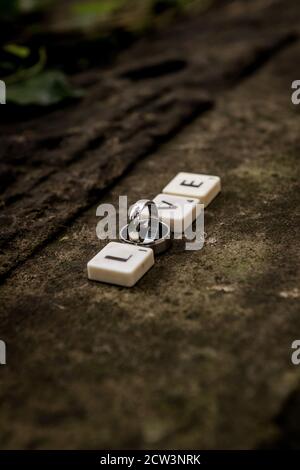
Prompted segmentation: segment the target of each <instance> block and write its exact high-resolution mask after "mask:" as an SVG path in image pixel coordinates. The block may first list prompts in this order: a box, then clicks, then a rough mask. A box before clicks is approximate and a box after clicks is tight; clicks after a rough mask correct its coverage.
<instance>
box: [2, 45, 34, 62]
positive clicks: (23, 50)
mask: <svg viewBox="0 0 300 470" xmlns="http://www.w3.org/2000/svg"><path fill="white" fill-rule="evenodd" d="M3 50H4V51H5V52H8V53H9V54H13V55H15V56H17V57H19V58H20V59H27V57H29V56H30V49H29V48H28V47H26V46H19V44H7V45H6V46H4V47H3Z"/></svg>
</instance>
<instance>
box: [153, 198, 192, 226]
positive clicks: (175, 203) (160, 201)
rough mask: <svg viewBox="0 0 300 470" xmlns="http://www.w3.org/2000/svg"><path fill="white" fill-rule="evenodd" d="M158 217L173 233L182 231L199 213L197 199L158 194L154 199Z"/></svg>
mask: <svg viewBox="0 0 300 470" xmlns="http://www.w3.org/2000/svg"><path fill="white" fill-rule="evenodd" d="M153 200H154V202H155V203H156V205H157V208H158V215H159V218H160V219H161V220H162V221H163V222H165V223H166V224H168V225H169V226H170V228H171V231H172V232H174V233H183V232H184V231H185V229H187V228H188V227H189V226H190V225H191V224H192V223H193V221H194V220H195V218H196V217H197V216H198V215H199V213H200V209H201V208H200V206H199V199H195V198H185V197H180V196H173V195H170V194H158V195H157V196H156V197H155V198H154V199H153Z"/></svg>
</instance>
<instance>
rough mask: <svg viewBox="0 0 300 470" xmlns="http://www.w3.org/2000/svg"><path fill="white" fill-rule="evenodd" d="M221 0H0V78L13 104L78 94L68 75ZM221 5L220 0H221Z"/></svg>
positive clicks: (51, 102)
mask: <svg viewBox="0 0 300 470" xmlns="http://www.w3.org/2000/svg"><path fill="white" fill-rule="evenodd" d="M216 3H220V0H98V1H96V0H88V1H84V0H0V37H1V50H0V78H1V79H2V80H4V81H5V83H6V85H7V101H8V103H9V104H14V105H16V106H51V105H54V104H58V103H61V102H63V101H65V100H67V99H78V98H80V97H81V96H82V95H83V93H84V90H83V89H78V88H77V87H75V86H72V84H71V82H70V80H69V78H68V77H70V76H72V75H73V74H75V73H78V72H81V71H85V70H87V69H89V68H91V67H94V66H99V65H102V64H103V65H105V64H108V63H109V62H111V60H112V59H113V58H114V57H115V56H116V54H117V53H118V52H119V51H120V50H122V49H124V48H126V47H128V46H129V45H130V44H132V43H133V42H134V41H136V40H137V39H138V38H140V37H143V36H145V35H149V34H151V33H152V32H153V31H155V30H157V29H163V28H164V27H166V25H168V24H170V23H171V22H173V21H175V20H177V19H178V18H180V17H183V16H185V15H192V14H194V13H195V12H196V13H197V14H201V13H204V12H206V11H207V10H208V9H210V8H212V7H213V5H215V4H216ZM223 3H224V1H223Z"/></svg>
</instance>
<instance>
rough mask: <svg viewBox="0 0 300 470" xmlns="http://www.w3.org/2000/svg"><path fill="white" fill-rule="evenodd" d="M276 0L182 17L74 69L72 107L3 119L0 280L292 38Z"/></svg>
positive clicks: (294, 29) (291, 32) (294, 31)
mask: <svg viewBox="0 0 300 470" xmlns="http://www.w3.org/2000/svg"><path fill="white" fill-rule="evenodd" d="M277 3H278V2H271V3H270V2H265V1H259V2H256V8H254V9H253V7H252V6H251V5H250V6H249V5H248V4H246V6H245V10H241V11H238V10H237V11H236V9H235V8H234V6H230V7H227V8H225V7H224V8H223V10H221V11H219V10H216V11H213V12H212V13H211V14H210V16H205V17H204V18H201V17H200V18H196V19H190V20H189V21H186V22H184V23H183V24H181V25H179V26H178V27H177V28H174V30H168V31H166V32H165V33H163V34H161V35H158V37H156V38H153V40H152V41H149V40H148V43H146V44H145V43H144V42H141V43H140V44H138V45H137V46H136V47H135V48H134V49H130V51H129V52H128V53H124V54H123V56H122V57H121V58H120V60H119V62H118V64H117V66H116V67H115V68H114V69H113V70H107V71H105V72H104V71H103V72H102V71H101V70H96V71H95V72H94V74H91V73H89V74H85V75H83V76H78V77H75V78H74V81H77V82H78V83H79V84H84V83H85V84H86V83H87V82H88V84H89V92H88V94H87V97H86V98H85V100H84V101H83V102H80V103H79V104H78V105H74V106H70V107H69V109H63V110H58V111H54V112H53V113H51V114H49V115H46V116H44V118H41V117H38V118H36V119H34V120H29V121H25V122H23V123H21V124H20V125H16V124H13V125H7V126H5V125H3V128H2V131H4V135H3V136H2V145H1V149H0V165H1V167H0V180H1V182H2V183H1V188H2V191H1V192H2V194H1V205H2V208H1V212H0V218H1V219H0V220H1V226H2V229H1V236H0V249H1V253H0V259H1V267H0V279H5V277H6V276H7V275H8V274H9V273H10V272H12V271H13V269H14V268H15V267H16V266H18V265H19V264H20V263H22V262H23V261H24V260H25V259H27V258H28V257H29V256H30V255H31V254H32V253H34V252H36V251H37V249H39V248H41V247H42V246H44V245H45V244H46V243H47V242H48V241H50V240H51V239H53V238H54V237H55V236H56V235H57V234H58V233H59V232H60V231H61V230H62V229H63V228H64V227H65V226H66V225H67V224H68V223H70V222H71V221H72V220H73V219H74V217H76V216H77V214H79V213H80V212H81V211H82V210H84V209H85V208H87V207H89V206H90V205H91V204H92V203H94V202H95V201H96V198H97V197H98V195H99V192H100V191H101V189H105V188H106V187H108V186H109V185H110V184H113V182H114V181H116V179H117V178H119V177H121V176H122V174H123V173H124V171H126V169H127V168H128V167H129V166H130V165H131V164H132V163H133V162H134V161H136V160H137V159H138V158H141V157H144V156H145V155H147V154H149V153H150V152H151V151H153V150H154V149H155V148H157V147H158V146H159V145H160V144H161V142H162V141H164V140H166V139H168V138H169V137H170V136H171V135H172V134H174V132H176V131H178V130H179V129H180V128H182V127H183V126H184V125H185V124H186V123H187V122H189V121H190V120H192V119H193V118H195V116H197V115H199V114H201V113H202V112H203V111H205V110H207V108H208V107H209V106H210V105H211V104H212V101H214V100H215V99H217V97H218V95H219V94H220V93H222V92H223V90H224V89H228V88H229V87H231V86H233V85H234V84H235V83H237V82H239V81H240V80H242V79H243V78H245V77H246V76H249V75H250V74H251V73H254V72H255V70H257V69H258V68H259V67H260V66H261V65H262V64H264V63H265V62H266V61H267V60H268V59H270V58H271V57H272V55H274V54H276V52H278V50H280V49H281V48H283V47H285V46H287V45H288V44H289V43H290V42H291V41H292V40H293V39H295V33H296V29H297V27H296V26H295V25H294V23H291V24H290V23H289V22H288V19H287V18H286V17H284V18H283V17H282V8H278V5H277ZM290 4H291V7H292V6H293V5H294V2H290ZM279 6H280V7H281V6H282V5H281V4H280V5H279ZM291 13H292V12H290V13H289V14H291ZM270 22H272V26H271V25H270ZM222 25H223V26H222ZM224 25H226V27H224ZM275 26H276V27H275ZM195 44H197V46H198V47H195ZM87 75H88V76H87ZM99 76H101V79H100V80H99ZM209 94H210V95H211V98H210V97H209ZM61 123H63V126H62V125H61ZM133 137H134V138H133Z"/></svg>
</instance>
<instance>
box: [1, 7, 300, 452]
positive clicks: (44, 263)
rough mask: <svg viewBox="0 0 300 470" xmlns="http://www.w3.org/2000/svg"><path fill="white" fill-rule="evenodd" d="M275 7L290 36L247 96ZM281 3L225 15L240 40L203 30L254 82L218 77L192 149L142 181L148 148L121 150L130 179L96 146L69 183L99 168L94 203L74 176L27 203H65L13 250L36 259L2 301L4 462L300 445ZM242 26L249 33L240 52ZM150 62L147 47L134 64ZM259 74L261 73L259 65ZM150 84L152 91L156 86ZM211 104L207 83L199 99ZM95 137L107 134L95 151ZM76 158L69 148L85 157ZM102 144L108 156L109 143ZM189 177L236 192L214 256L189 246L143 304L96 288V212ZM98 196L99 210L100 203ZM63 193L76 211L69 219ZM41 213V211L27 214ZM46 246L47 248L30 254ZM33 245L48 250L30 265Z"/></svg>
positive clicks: (181, 149)
mask: <svg viewBox="0 0 300 470" xmlns="http://www.w3.org/2000/svg"><path fill="white" fill-rule="evenodd" d="M264 3H266V5H268V8H270V10H269V14H270V15H275V16H274V18H277V21H278V24H277V26H278V27H277V32H276V37H277V38H276V40H275V39H274V37H273V39H272V40H271V44H273V46H272V47H273V49H272V50H273V51H275V49H276V54H275V52H274V53H273V55H272V54H271V55H270V56H269V62H268V63H265V61H258V63H259V67H257V66H256V67H254V68H252V69H251V71H252V74H251V75H252V76H251V77H248V79H247V80H240V79H241V77H243V76H244V75H245V70H247V75H249V73H250V69H249V66H248V69H247V67H246V68H245V63H248V64H249V63H250V62H249V58H250V56H249V55H246V56H245V53H244V51H245V49H244V47H246V46H247V48H248V49H247V50H248V51H250V50H252V51H255V50H257V49H256V46H254V44H259V42H260V41H262V44H263V46H264V47H265V46H266V42H265V39H264V40H263V39H262V38H266V37H267V36H268V35H269V34H270V35H271V36H272V34H274V33H272V34H271V31H270V32H268V26H267V25H265V28H264V29H263V31H262V32H261V33H260V32H258V33H257V22H258V21H260V22H261V23H263V24H264V21H265V19H264V18H263V17H262V16H260V15H262V13H261V11H260V10H259V9H258V8H255V7H258V6H259V5H260V4H264ZM282 3H283V2H249V6H248V8H249V10H248V13H247V15H246V14H245V13H242V12H240V11H239V10H238V7H237V6H236V7H234V4H233V6H230V7H228V10H226V11H227V14H228V15H230V16H231V17H232V22H233V23H232V24H231V27H229V26H228V30H227V31H220V30H219V27H218V20H217V18H216V16H214V17H213V18H211V20H210V21H211V22H209V21H207V26H206V27H207V31H208V33H207V35H209V34H214V36H211V43H210V46H209V45H207V50H208V51H210V53H212V51H214V54H215V57H216V60H217V59H218V48H217V47H216V45H218V46H220V47H221V44H222V43H223V45H224V48H223V49H222V52H223V53H222V54H221V52H220V60H222V62H224V63H225V62H226V63H230V64H232V63H233V62H232V61H233V56H232V54H234V57H235V58H236V57H239V60H241V57H242V56H243V62H242V66H241V71H243V72H241V73H240V75H239V77H240V78H239V79H238V80H237V79H236V80H234V81H231V86H233V85H234V87H233V88H232V89H230V90H229V89H228V88H229V86H228V85H227V86H222V87H217V86H215V84H214V83H213V80H211V81H209V80H207V79H206V80H207V90H209V91H210V92H211V93H212V95H213V99H214V101H215V107H214V109H212V110H210V111H208V112H206V114H204V115H201V116H200V117H198V118H197V119H196V120H195V122H194V123H193V124H191V125H190V126H188V127H186V128H185V129H184V130H181V132H180V133H179V135H178V136H176V137H173V138H172V139H171V140H170V141H169V142H168V143H165V144H164V145H160V146H159V148H158V149H157V151H155V152H154V151H153V152H151V153H149V154H148V155H147V158H144V159H142V160H140V161H138V162H136V163H135V164H134V165H132V163H133V161H135V160H136V158H137V157H138V155H137V154H136V152H135V150H133V156H132V157H130V156H128V155H127V154H126V153H125V152H123V147H121V149H122V156H123V157H124V159H125V162H126V163H124V162H123V161H122V158H121V157H119V158H118V159H117V160H115V159H114V158H113V157H112V156H111V157H110V155H111V154H110V153H109V152H107V153H104V152H103V154H102V152H101V151H100V150H99V149H98V143H97V146H96V147H97V148H96V149H90V150H89V151H87V155H85V156H84V158H81V159H80V160H78V161H75V162H72V163H71V165H72V168H75V167H76V165H78V167H77V168H78V174H81V173H80V169H81V170H83V169H84V168H85V167H86V171H87V172H88V173H86V174H85V175H84V176H83V179H82V180H80V183H78V187H79V189H78V191H79V192H78V194H79V195H81V196H82V199H81V197H79V200H77V199H76V197H75V196H76V194H74V196H72V197H71V202H72V198H74V197H75V199H76V200H74V201H73V202H72V203H70V198H69V194H70V195H71V194H72V192H70V193H66V191H67V188H68V183H66V185H65V183H64V178H65V176H66V174H67V173H68V171H67V170H68V168H67V167H65V165H66V164H65V163H62V168H60V167H59V165H57V168H56V169H55V171H54V170H51V171H53V174H52V176H51V177H49V175H47V176H45V178H44V179H43V180H42V182H41V183H39V185H38V184H36V183H35V182H34V183H33V185H32V189H30V190H28V196H26V197H28V198H34V197H35V196H34V194H36V195H38V194H40V193H39V192H38V191H39V189H38V188H40V189H41V190H42V189H43V188H46V190H47V191H46V197H47V198H48V197H49V198H50V197H51V196H52V197H54V196H53V194H54V192H53V193H51V191H50V185H51V181H54V182H56V184H55V187H54V189H55V192H57V193H58V195H57V196H56V198H57V199H54V201H55V204H52V203H51V204H50V202H48V204H49V206H50V209H49V211H50V213H49V214H47V212H43V210H44V209H43V210H42V212H41V214H42V218H41V229H42V227H43V223H47V227H48V228H47V230H49V233H50V232H51V231H52V232H51V234H52V235H51V237H52V239H49V233H48V232H46V234H45V237H44V238H42V236H41V235H40V233H42V230H41V232H39V231H38V229H37V226H36V225H35V221H34V220H33V222H32V224H33V226H32V231H31V229H30V228H28V225H27V226H26V225H25V226H21V228H20V232H18V231H16V233H14V234H13V237H14V238H13V240H14V241H12V239H11V240H10V241H9V243H12V245H11V246H9V249H10V250H13V247H14V246H16V245H15V244H14V243H16V240H17V246H19V249H20V248H21V246H22V245H21V244H22V239H24V250H25V253H26V256H25V255H24V256H23V257H22V253H23V252H22V251H20V254H19V253H18V256H20V257H21V258H20V259H21V260H23V261H24V260H25V258H26V257H27V258H28V259H27V261H26V262H24V263H23V264H22V265H19V266H17V265H16V260H15V259H14V260H13V263H12V264H11V265H9V267H8V269H11V268H12V267H13V268H14V272H11V274H10V275H9V276H8V277H7V279H6V280H5V282H3V285H2V286H1V288H0V297H1V306H0V308H1V311H0V326H1V328H0V336H1V338H2V339H4V340H5V341H6V342H7V347H8V365H7V366H6V367H1V370H0V374H1V388H0V400H1V403H2V404H3V406H2V408H1V411H0V414H1V420H0V423H1V424H0V437H1V447H2V448H15V447H22V448H27V449H29V448H53V447H55V448H99V447H100V448H145V447H148V448H215V447H222V448H245V447H247V448H253V447H261V446H273V445H283V446H286V445H288V444H289V445H291V446H295V445H297V439H295V427H294V424H293V423H294V421H293V420H292V419H291V411H290V405H289V403H290V400H294V398H293V397H294V396H295V394H296V393H297V390H298V387H299V381H300V369H297V367H295V366H293V365H292V364H291V361H290V355H291V349H290V347H291V343H292V341H293V340H294V339H296V338H297V337H298V338H299V333H300V319H299V296H300V294H299V287H298V285H299V239H298V238H297V234H298V230H299V194H300V192H299V176H300V175H299V150H300V136H299V119H300V117H299V108H297V107H295V106H293V105H292V104H291V101H290V95H291V90H290V86H291V82H292V81H293V80H294V79H296V78H299V76H300V67H299V65H298V64H299V60H298V59H299V54H300V45H299V41H296V42H295V43H294V44H288V43H287V42H286V38H288V37H290V34H291V32H293V33H295V32H297V25H295V23H294V21H292V19H293V16H294V17H295V18H296V15H295V12H296V11H298V12H299V6H298V4H297V3H296V2H288V3H289V5H290V7H291V8H290V9H289V10H288V9H286V10H285V11H283V10H282ZM286 3H287V2H285V5H286ZM251 5H254V6H253V7H252V6H251ZM252 8H253V10H252ZM251 12H252V15H253V16H252V17H251ZM280 12H282V14H281V15H279V13H280ZM241 15H244V17H245V23H244V24H243V22H242V20H241ZM276 15H277V16H276ZM289 15H291V16H290V20H289V21H287V18H288V17H289ZM195 21H196V20H195ZM219 21H221V19H219ZM274 21H275V19H274ZM219 24H220V23H219ZM234 24H236V27H237V28H239V31H240V33H243V34H240V42H239V43H237V42H236V35H235V33H234V31H233V29H232V28H233V25H234ZM246 24H247V25H248V28H249V29H247V27H246ZM252 24H255V27H253V28H252ZM271 26H272V28H273V29H274V24H273V25H270V30H271ZM182 28H183V26H182ZM179 29H180V28H179ZM209 31H212V32H213V33H209ZM169 33H170V32H169ZM193 34H195V31H194V32H193ZM199 34H200V35H204V32H203V31H201V33H199ZM223 34H224V35H223ZM177 35H178V34H177V33H176V36H177ZM278 35H279V37H281V38H285V39H283V42H280V43H281V44H283V43H284V44H285V47H284V48H283V49H282V50H281V51H278V50H277V49H278V48H275V49H274V44H276V43H277V41H278ZM178 37H179V36H178ZM251 38H252V39H251ZM199 40H200V39H199ZM182 41H183V43H184V40H182ZM186 41H187V44H188V45H189V48H190V49H193V48H194V45H193V44H192V43H191V42H189V41H188V40H186ZM207 41H208V40H207ZM217 41H219V42H217ZM243 41H244V42H243ZM251 41H252V42H251ZM280 41H281V40H280ZM208 44H209V41H208ZM249 44H250V46H249ZM146 47H150V46H147V45H145V44H141V45H137V46H136V48H135V49H134V50H133V51H132V57H133V60H135V59H134V57H135V54H137V55H138V54H140V53H141V52H140V51H143V50H145V49H144V48H146ZM155 47H159V46H158V45H157V46H156V44H155V42H153V43H152V44H151V48H154V49H155ZM187 47H188V46H187ZM222 47H223V46H222ZM249 47H250V49H249ZM235 48H236V50H239V51H240V55H235V53H236V50H235V51H233V50H232V49H235ZM225 50H226V51H227V52H228V55H229V57H228V58H226V53H225ZM260 50H261V49H260ZM268 50H270V49H268ZM176 52H178V51H176ZM179 52H180V51H179ZM223 54H224V55H223ZM253 54H254V52H253ZM179 56H181V54H179ZM198 56H199V57H200V54H198ZM201 57H202V56H201ZM264 57H265V56H264ZM255 58H256V59H255ZM227 59H228V62H227ZM122 60H124V61H128V57H126V55H124V59H122ZM251 60H252V63H254V62H255V61H256V64H257V55H255V54H254V57H253V56H252V59H251ZM253 60H254V62H253ZM124 63H125V62H124ZM118 66H119V65H118ZM121 66H122V64H121V65H120V68H122V67H121ZM220 67H221V66H220ZM222 70H224V69H222ZM235 70H237V69H235ZM220 71H221V68H220V69H218V70H217V71H215V74H217V73H219V72H220ZM180 73H181V72H180ZM184 73H186V72H184ZM208 73H209V72H208ZM211 73H212V72H211ZM130 74H131V76H132V68H131V72H130ZM127 75H128V72H127ZM186 77H187V75H186ZM215 77H217V75H215ZM222 77H223V78H224V76H223V75H222V73H220V75H219V78H216V83H217V82H218V83H219V84H222V83H223V84H224V83H225V82H226V80H225V82H224V81H223V78H222ZM235 77H237V74H236V72H235ZM169 79H170V78H168V81H167V82H168V83H170V82H169ZM152 80H153V78H152V79H151V80H150V82H149V86H150V87H151V90H152V92H153V90H154V88H152V84H153V82H152ZM188 80H191V77H190V76H189V78H188ZM193 80H194V86H195V88H196V91H197V86H196V84H197V80H196V77H194V78H193ZM203 81H204V79H203ZM239 81H240V83H239ZM141 84H143V85H142V86H141V88H140V90H143V89H144V84H145V82H143V81H141ZM150 84H151V85H150ZM130 86H132V85H130ZM135 86H136V82H135ZM168 86H169V85H168ZM178 86H179V85H178ZM153 87H154V85H153ZM203 89H205V87H204V86H203V85H202V81H201V86H200V87H199V90H198V92H201V93H203ZM138 90H139V88H138ZM160 90H161V89H160ZM152 92H151V93H152ZM198 92H197V93H198ZM185 96H186V95H185V93H184V94H183V98H182V100H183V103H184V106H186V101H185ZM176 98H177V94H176ZM161 99H162V98H159V100H161ZM202 102H203V101H201V103H202ZM149 106H150V107H152V98H151V94H150V103H149ZM124 112H128V111H124ZM70 115H71V113H70ZM180 115H181V116H182V115H183V114H180ZM122 116H123V115H122ZM163 116H164V114H162V117H163ZM66 119H67V118H66ZM70 119H71V118H70ZM137 120H138V121H139V119H137ZM48 122H49V123H50V122H51V119H49V121H48ZM126 122H127V121H126ZM126 122H123V123H119V125H120V126H125V125H126ZM162 122H163V119H162ZM106 124H107V123H106V121H105V123H104V124H103V125H106ZM30 125H32V124H30ZM40 125H41V127H42V126H43V123H42V122H41V124H40ZM72 125H73V124H72ZM109 125H110V124H109ZM49 126H50V124H49ZM175 127H176V126H175ZM66 128H67V126H66ZM133 129H134V132H133V135H132V138H129V135H130V134H124V145H125V143H126V142H128V141H129V144H130V143H131V144H132V145H134V146H136V145H137V144H136V142H137V141H136V139H138V138H139V133H137V132H136V131H135V129H136V128H135V127H133ZM151 129H152V127H151V126H149V129H148V132H150V131H151ZM129 130H130V129H128V132H129ZM122 132H125V131H122ZM169 132H170V129H168V131H167V132H166V134H165V135H168V134H169ZM97 135H98V131H96V130H95V134H93V139H94V138H96V136H97ZM125 136H126V137H125ZM7 138H9V137H7ZM64 138H65V137H64ZM93 139H92V141H93ZM160 139H161V136H160V137H159V144H160ZM141 140H142V142H143V139H141ZM76 142H77V141H76ZM72 145H74V147H72ZM76 145H77V143H76ZM76 145H75V143H74V142H72V139H71V140H70V150H68V151H69V155H70V158H71V159H72V154H73V153H72V152H73V150H72V151H71V148H75V147H76ZM84 145H86V143H85V144H84ZM102 145H103V146H104V148H106V149H107V148H108V147H109V142H107V139H106V137H105V138H104V141H103V144H102ZM141 145H143V143H141ZM54 147H56V145H55V146H54ZM67 148H68V146H66V149H67ZM76 148H77V147H76ZM101 148H102V147H101ZM134 148H135V149H136V147H134ZM97 149H98V150H97ZM54 150H55V149H54ZM67 153H68V152H67V151H66V154H67ZM32 155H33V157H32V158H34V155H36V153H35V152H33V153H32ZM38 155H39V154H38ZM99 155H100V156H99ZM101 155H104V157H103V158H104V161H107V162H108V165H109V168H110V169H111V168H112V167H113V168H119V167H118V165H121V168H122V170H121V171H120V172H119V173H118V174H116V173H117V172H116V173H114V176H113V178H111V179H109V178H108V177H107V173H105V170H103V172H102V173H98V174H99V177H98V176H96V177H95V179H94V178H93V175H94V174H95V172H96V168H99V165H101V162H100V163H99V161H98V158H99V159H100V161H101ZM114 155H115V153H114ZM53 158H54V157H53ZM68 158H69V157H68ZM26 165H27V164H26ZM80 165H81V166H80ZM110 165H112V167H110ZM39 168H40V167H37V170H38V169H39ZM66 168H67V170H66ZM126 168H127V171H126V174H124V172H125V169H126ZM178 171H191V172H193V171H194V172H203V173H212V174H214V173H215V174H218V175H220V176H221V177H222V181H223V191H222V194H221V195H220V196H218V198H217V199H216V200H215V201H214V202H213V204H211V206H210V207H209V208H208V209H207V210H206V213H205V223H206V232H207V239H206V243H205V246H204V248H203V249H202V250H201V251H199V252H186V251H184V250H183V249H182V246H181V245H180V244H179V243H175V244H174V246H173V248H172V249H171V250H170V251H169V252H168V253H166V254H165V255H162V256H160V257H158V258H157V262H156V264H155V266H154V267H153V268H152V270H151V271H150V272H149V273H148V274H147V275H146V276H145V277H144V278H143V279H142V280H141V281H140V282H139V283H138V285H137V286H136V287H134V288H132V289H126V288H118V287H114V286H107V285H103V284H97V283H93V282H89V281H88V280H87V278H86V262H87V260H89V259H90V258H91V257H92V256H93V255H94V254H95V253H96V252H97V251H98V250H99V249H100V248H101V246H103V242H99V240H98V239H97V238H96V234H95V228H96V224H97V222H98V220H97V218H96V216H95V213H96V206H97V205H98V204H100V203H102V202H113V203H114V204H117V202H118V196H119V195H122V194H126V195H128V196H129V199H130V202H134V201H135V200H137V199H139V198H143V197H152V196H155V195H156V194H157V193H158V192H159V191H160V190H161V188H162V187H163V186H164V185H165V184H166V183H167V182H168V181H169V180H170V179H171V178H172V177H173V176H174V174H176V173H177V172H178ZM109 174H110V172H109ZM121 174H123V177H122V178H121V179H117V176H121ZM51 178H53V180H52V179H51ZM97 178H99V179H97ZM97 182H98V183H97ZM113 182H114V184H112V183H113ZM80 184H82V186H80ZM97 184H98V185H99V192H97V190H96V189H97ZM108 184H109V185H110V188H107V189H106V191H105V192H104V189H105V187H106V185H108ZM17 187H18V183H16V186H15V188H17ZM83 187H84V188H87V189H86V190H85V189H82V188H83ZM60 188H62V189H60ZM76 190H77V189H76ZM35 191H37V193H35ZM90 191H91V193H92V194H93V197H87V194H90ZM6 194H8V193H6ZM65 194H68V197H67V198H66V201H65V208H66V209H65V211H66V212H65V213H64V212H60V210H61V207H62V205H60V204H62V203H61V201H63V198H64V195H65ZM11 197H12V198H15V200H14V201H15V202H12V206H10V205H8V206H7V207H4V209H3V210H4V213H3V214H4V215H5V216H6V217H8V216H9V215H11V216H12V214H10V213H6V212H5V211H6V210H8V211H9V210H12V207H16V208H17V209H18V207H19V208H20V210H21V208H22V204H23V201H24V199H26V198H24V197H23V195H22V194H19V195H18V196H17V195H16V194H14V195H12V196H11ZM54 201H53V202H54ZM93 201H94V202H95V205H91V204H92V202H93ZM73 203H74V206H73ZM13 204H15V206H13ZM18 204H20V206H18ZM56 204H58V205H56ZM88 204H90V205H91V207H90V208H89V209H88V208H87V206H88ZM56 207H57V213H56V214H54V213H53V211H55V208H56ZM73 207H76V210H73ZM28 208H29V209H28V210H30V209H31V210H32V206H31V204H30V199H29V202H28ZM72 211H73V212H72ZM79 212H80V213H79ZM66 213H68V216H66V217H65V215H64V214H66ZM45 214H46V215H45ZM70 214H71V215H70ZM4 215H3V216H4ZM48 215H49V218H47V216H48ZM75 216H76V217H75ZM44 217H45V218H44ZM71 217H72V218H73V220H72V222H71V221H70V220H71ZM56 218H58V220H59V228H60V234H59V235H57V236H56V234H58V226H57V225H56V223H57V222H56ZM64 224H66V225H64ZM26 232H27V235H26ZM35 233H36V234H37V236H36V238H37V240H34V243H32V245H30V246H29V245H28V240H30V239H32V237H33V234H35ZM7 234H8V232H6V233H5V234H4V238H5V236H7ZM22 237H24V238H22ZM47 237H48V238H47ZM18 240H19V241H18ZM42 240H43V243H44V246H43V247H42V248H41V245H40V244H41V241H42ZM5 243H8V242H7V241H6V242H5ZM4 246H6V245H4ZM28 246H29V248H28ZM37 246H39V247H40V250H39V252H36V253H35V254H34V255H31V256H29V254H30V253H32V250H34V249H36V247H37ZM9 249H8V250H7V257H8V258H9V256H11V251H9ZM5 250H6V248H5ZM9 253H10V255H9ZM298 408H299V407H297V406H296V407H295V409H296V410H298ZM290 433H291V436H292V440H289V434H290Z"/></svg>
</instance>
